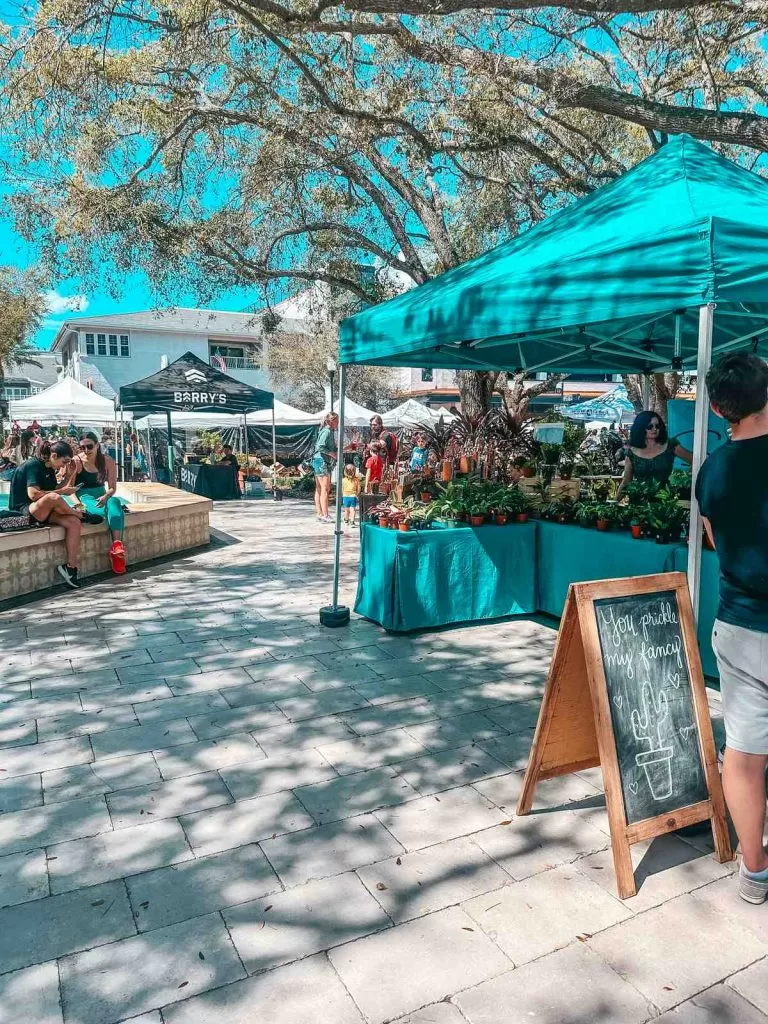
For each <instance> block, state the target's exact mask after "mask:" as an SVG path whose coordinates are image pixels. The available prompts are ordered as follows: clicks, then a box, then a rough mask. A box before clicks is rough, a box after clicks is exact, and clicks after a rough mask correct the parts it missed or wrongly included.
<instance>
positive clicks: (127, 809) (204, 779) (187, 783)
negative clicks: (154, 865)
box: [107, 772, 232, 829]
mask: <svg viewBox="0 0 768 1024" xmlns="http://www.w3.org/2000/svg"><path fill="white" fill-rule="evenodd" d="M229 803H232V797H231V796H230V793H229V790H228V789H227V787H226V786H225V785H224V783H223V782H222V781H221V779H220V778H219V776H218V775H217V774H216V772H205V773H200V774H198V775H187V776H184V777H182V778H178V779H172V780H171V781H169V782H161V783H154V784H153V785H151V786H137V787H135V788H134V789H124V790H121V791H120V792H119V793H112V794H108V795H107V806H108V807H109V812H110V814H111V816H112V824H113V825H114V827H115V828H116V829H122V828H130V827H131V826H132V825H141V824H145V823H146V822H147V821H158V820H159V819H161V818H175V817H177V816H178V815H179V814H188V813H192V812H193V811H203V810H205V809H206V808H208V807H219V806H221V804H229Z"/></svg>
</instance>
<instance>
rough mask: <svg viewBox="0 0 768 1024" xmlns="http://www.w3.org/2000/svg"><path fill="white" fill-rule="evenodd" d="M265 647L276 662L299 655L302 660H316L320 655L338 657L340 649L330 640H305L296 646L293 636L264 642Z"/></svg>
mask: <svg viewBox="0 0 768 1024" xmlns="http://www.w3.org/2000/svg"><path fill="white" fill-rule="evenodd" d="M264 647H265V648H266V650H267V651H268V652H269V654H270V655H271V656H272V657H273V658H274V659H275V660H276V661H287V660H291V659H292V658H295V657H296V656H297V655H299V656H300V657H302V658H316V657H317V656H318V655H326V656H328V655H331V656H333V655H338V653H339V648H338V646H337V645H336V643H335V642H334V641H333V640H331V639H329V638H319V639H317V640H305V641H304V642H303V643H302V644H300V645H299V646H298V650H297V645H296V640H295V639H294V638H293V637H292V636H286V637H279V638H278V637H276V638H274V639H271V640H265V641H264Z"/></svg>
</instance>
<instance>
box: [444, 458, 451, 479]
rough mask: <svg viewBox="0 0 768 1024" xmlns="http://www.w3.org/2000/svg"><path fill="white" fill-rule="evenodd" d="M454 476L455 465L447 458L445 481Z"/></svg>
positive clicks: (445, 462)
mask: <svg viewBox="0 0 768 1024" xmlns="http://www.w3.org/2000/svg"><path fill="white" fill-rule="evenodd" d="M452 476H453V466H452V465H451V463H450V462H449V461H448V459H446V460H445V461H444V462H443V483H447V482H448V481H449V480H450V479H451V477H452Z"/></svg>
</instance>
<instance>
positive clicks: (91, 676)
mask: <svg viewBox="0 0 768 1024" xmlns="http://www.w3.org/2000/svg"><path fill="white" fill-rule="evenodd" d="M117 682H119V680H118V678H117V673H116V672H115V670H114V669H113V668H101V669H92V670H85V669H78V671H77V673H74V672H73V673H72V674H69V673H65V672H62V671H61V668H60V667H59V666H57V668H56V670H55V672H52V673H51V674H50V675H49V674H45V675H44V676H43V677H42V678H40V679H37V680H35V679H33V680H32V696H33V697H50V696H58V695H60V694H62V693H75V692H77V691H78V690H82V691H86V690H96V689H99V688H102V687H106V686H110V685H115V684H116V683H117Z"/></svg>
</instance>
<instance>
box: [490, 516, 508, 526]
mask: <svg viewBox="0 0 768 1024" xmlns="http://www.w3.org/2000/svg"><path fill="white" fill-rule="evenodd" d="M493 518H494V519H495V520H496V525H497V526H504V525H505V524H506V522H507V517H506V516H505V515H502V514H501V513H497V514H496V515H495V516H494V517H493Z"/></svg>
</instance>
